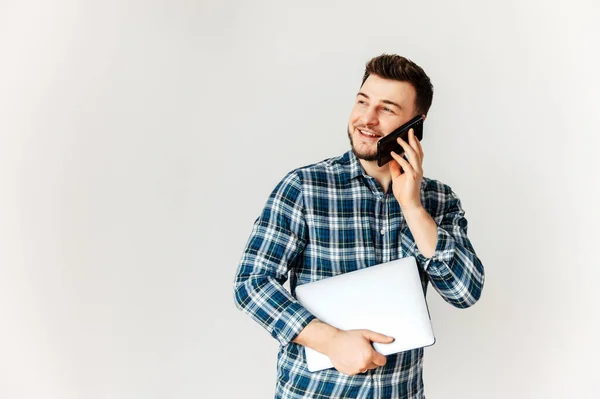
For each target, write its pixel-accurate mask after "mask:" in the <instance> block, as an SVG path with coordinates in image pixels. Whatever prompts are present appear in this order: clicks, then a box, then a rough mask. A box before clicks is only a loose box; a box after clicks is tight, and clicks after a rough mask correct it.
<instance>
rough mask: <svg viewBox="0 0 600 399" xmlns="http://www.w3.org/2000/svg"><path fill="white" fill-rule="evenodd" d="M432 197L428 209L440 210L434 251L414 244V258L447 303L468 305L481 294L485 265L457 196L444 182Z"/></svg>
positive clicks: (436, 218) (436, 217) (473, 302)
mask: <svg viewBox="0 0 600 399" xmlns="http://www.w3.org/2000/svg"><path fill="white" fill-rule="evenodd" d="M432 197H433V198H432V199H431V201H432V203H431V206H430V207H429V208H430V209H434V210H436V209H438V210H439V212H436V213H437V215H436V216H435V217H434V220H435V221H436V224H437V225H438V228H437V244H436V248H435V252H434V254H433V255H432V256H431V257H430V258H427V257H425V256H424V255H423V254H422V253H421V251H419V248H418V246H417V245H416V243H415V257H416V258H417V262H418V263H419V265H420V266H421V268H422V269H423V270H424V271H425V272H426V273H427V275H428V277H429V281H430V282H431V283H432V285H433V286H434V288H435V289H436V291H437V292H439V294H440V295H441V296H442V298H444V300H445V301H446V302H448V303H450V304H452V305H453V306H456V307H457V308H467V307H469V306H471V305H473V304H475V302H477V301H478V300H479V298H480V296H481V291H482V289H483V283H484V280H485V274H484V269H483V265H482V263H481V261H480V260H479V258H478V257H477V255H476V253H475V250H474V248H473V246H472V245H471V242H470V240H469V238H468V236H467V225H468V223H467V219H466V218H465V211H464V210H463V208H462V205H461V201H460V199H459V198H458V196H457V195H456V194H455V193H454V192H453V191H452V189H451V188H450V187H448V186H446V185H443V188H442V190H441V191H440V192H436V193H435V195H433V196H432Z"/></svg>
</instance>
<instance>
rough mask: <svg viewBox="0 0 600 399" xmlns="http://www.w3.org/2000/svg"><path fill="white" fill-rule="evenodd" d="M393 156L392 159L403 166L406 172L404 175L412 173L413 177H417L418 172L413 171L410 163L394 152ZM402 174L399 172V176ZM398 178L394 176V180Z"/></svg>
mask: <svg viewBox="0 0 600 399" xmlns="http://www.w3.org/2000/svg"><path fill="white" fill-rule="evenodd" d="M390 154H391V155H392V157H393V158H394V159H395V160H396V162H398V163H399V164H400V166H402V169H403V170H404V173H407V172H408V173H410V174H411V175H412V176H413V177H414V176H416V174H417V173H416V172H415V170H414V169H413V167H412V165H411V164H410V163H408V161H407V160H406V159H404V158H403V157H401V156H400V155H398V154H396V153H395V152H394V151H392V152H391V153H390ZM399 174H400V172H398V175H399ZM394 177H396V176H394V175H393V174H392V178H394Z"/></svg>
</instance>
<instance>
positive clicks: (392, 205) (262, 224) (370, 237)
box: [234, 151, 484, 399]
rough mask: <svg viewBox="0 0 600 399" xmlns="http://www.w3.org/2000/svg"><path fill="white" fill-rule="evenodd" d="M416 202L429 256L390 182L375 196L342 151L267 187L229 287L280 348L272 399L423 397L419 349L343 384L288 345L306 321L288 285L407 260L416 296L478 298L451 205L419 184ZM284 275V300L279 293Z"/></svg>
mask: <svg viewBox="0 0 600 399" xmlns="http://www.w3.org/2000/svg"><path fill="white" fill-rule="evenodd" d="M421 202H422V204H423V206H424V207H425V209H426V210H427V211H428V213H429V214H430V215H431V216H432V218H433V219H434V220H435V222H436V223H437V225H438V240H437V246H436V249H435V253H434V255H433V256H432V257H431V258H426V257H425V256H423V254H421V252H420V251H419V249H418V247H417V245H416V243H415V240H414V238H413V236H412V234H411V231H410V229H409V228H408V224H407V223H406V220H405V219H404V217H403V215H402V210H401V208H400V205H399V204H398V201H397V200H396V198H395V197H394V195H393V193H392V189H391V184H390V187H389V189H388V191H387V192H385V193H384V192H383V190H382V188H381V186H380V185H379V183H377V181H376V180H375V179H374V178H373V177H370V176H368V175H367V174H366V173H365V171H364V169H363V167H362V165H361V164H360V162H359V161H358V159H357V158H356V156H355V155H354V153H353V152H352V151H348V152H346V153H345V154H343V155H342V156H339V157H335V158H330V159H326V160H324V161H321V162H319V163H316V164H313V165H309V166H306V167H302V168H298V169H295V170H293V171H291V172H290V173H288V174H287V175H286V176H285V177H284V178H283V180H282V181H281V182H280V183H279V184H278V185H277V186H276V187H275V189H274V190H273V192H272V193H271V195H270V196H269V198H268V200H267V202H266V205H265V207H264V209H263V211H262V213H261V214H260V216H259V217H258V218H257V219H256V221H255V223H254V227H253V229H252V232H251V234H250V238H249V240H248V242H247V244H246V247H245V250H244V253H243V256H242V258H241V261H240V264H239V267H238V270H237V274H236V276H235V282H234V293H235V303H236V306H237V307H238V308H239V309H241V310H242V311H244V312H246V313H248V314H249V315H250V316H251V317H252V318H253V319H254V320H255V321H256V322H258V323H259V324H260V325H262V326H263V327H264V328H265V329H266V330H267V331H268V332H269V333H270V334H271V335H272V336H273V337H274V338H275V339H277V340H278V341H279V343H280V344H281V345H280V347H279V353H278V360H277V382H276V392H275V398H281V399H283V398H285V399H292V398H293V399H299V398H321V399H323V398H365V399H366V398H381V399H392V398H424V397H425V395H424V391H423V380H422V373H423V349H422V348H420V349H414V350H411V351H407V352H401V353H397V354H393V355H388V356H387V363H386V364H385V366H381V367H378V368H376V369H373V370H368V371H367V372H366V373H362V374H357V375H354V376H349V375H346V374H343V373H340V372H338V371H337V370H336V369H334V368H332V369H327V370H322V371H317V372H314V373H311V372H310V371H308V369H307V367H306V360H305V356H304V348H303V347H302V346H301V345H299V344H296V343H294V342H292V341H293V340H294V339H295V338H296V336H297V335H298V334H299V333H300V331H301V330H302V329H303V328H304V327H305V326H306V325H307V324H308V323H309V322H310V321H311V320H312V319H314V318H315V316H314V315H312V314H311V313H310V312H308V311H307V310H306V309H305V308H304V307H303V306H302V305H300V303H299V302H298V301H297V300H296V299H295V288H296V286H297V285H301V284H305V283H308V282H312V281H316V280H320V279H323V278H327V277H332V276H335V275H338V274H341V273H347V272H351V271H353V270H357V269H361V268H365V267H369V266H373V265H376V264H379V263H383V262H389V261H392V260H395V259H398V258H402V257H406V256H414V257H415V258H416V259H417V264H418V265H419V270H420V274H421V281H422V283H423V291H424V292H425V293H426V291H427V284H428V282H431V284H432V285H433V287H434V288H435V289H436V291H437V292H439V294H440V295H441V296H442V297H443V298H444V300H446V301H447V302H449V303H450V304H452V305H454V306H456V307H459V308H466V307H468V306H471V305H473V304H474V303H475V302H476V301H477V300H478V299H479V296H480V295H481V290H482V288H483V282H484V271H483V266H482V264H481V262H480V260H479V259H478V257H477V255H476V254H475V251H474V249H473V246H472V245H471V242H470V241H469V239H468V237H467V220H466V219H465V217H464V211H463V209H462V208H461V203H460V200H459V198H458V197H457V196H456V194H455V193H454V192H453V191H452V190H451V189H450V187H448V186H447V185H445V184H443V183H441V182H439V181H437V180H433V179H428V178H426V177H423V182H422V186H421ZM288 273H289V280H290V291H291V293H290V292H288V291H287V290H286V289H285V288H284V287H283V286H282V285H283V284H284V283H285V281H286V280H287V279H288Z"/></svg>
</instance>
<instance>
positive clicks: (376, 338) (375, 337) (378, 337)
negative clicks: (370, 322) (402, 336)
mask: <svg viewBox="0 0 600 399" xmlns="http://www.w3.org/2000/svg"><path fill="white" fill-rule="evenodd" d="M363 331H364V332H363V335H364V336H365V337H366V338H368V339H369V341H373V342H380V343H382V344H389V343H391V342H394V338H393V337H389V336H387V335H384V334H379V333H378V332H375V331H371V330H363Z"/></svg>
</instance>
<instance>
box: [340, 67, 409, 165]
mask: <svg viewBox="0 0 600 399" xmlns="http://www.w3.org/2000/svg"><path fill="white" fill-rule="evenodd" d="M415 97H416V91H415V88H414V87H413V86H412V85H411V84H410V83H408V82H399V81H397V80H390V79H383V78H381V77H379V76H377V75H370V76H369V77H368V78H367V80H366V81H365V83H364V84H363V86H362V87H361V89H360V92H359V93H358V94H357V95H356V101H355V102H354V107H353V108H352V113H351V114H350V121H349V123H348V138H349V139H350V145H351V146H352V151H353V152H354V154H356V157H357V158H359V159H363V160H365V161H376V160H377V141H378V140H379V139H380V138H382V137H383V136H387V135H388V134H390V133H391V132H393V131H394V130H395V129H397V128H398V127H400V126H401V125H403V124H404V123H406V122H408V121H409V120H411V119H412V118H413V117H414V116H415V115H416V110H415Z"/></svg>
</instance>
